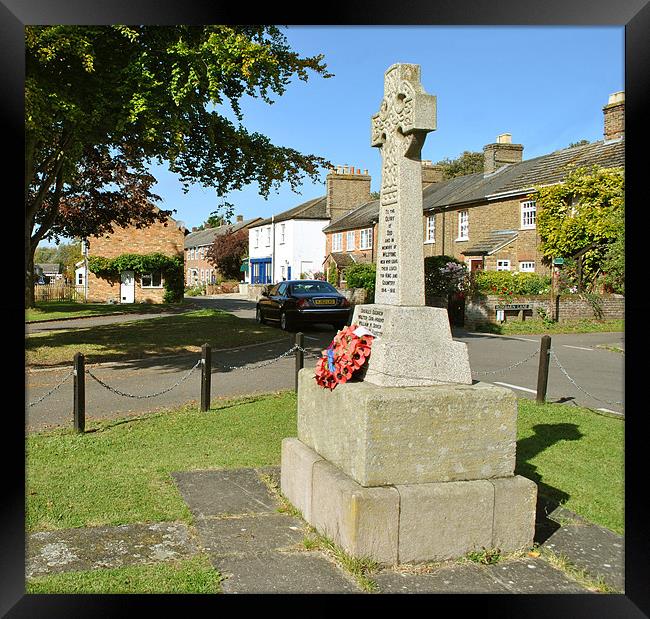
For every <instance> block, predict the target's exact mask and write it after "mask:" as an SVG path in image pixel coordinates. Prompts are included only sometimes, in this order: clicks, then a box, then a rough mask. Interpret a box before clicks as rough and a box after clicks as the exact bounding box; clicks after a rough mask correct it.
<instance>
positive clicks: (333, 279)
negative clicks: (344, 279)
mask: <svg viewBox="0 0 650 619" xmlns="http://www.w3.org/2000/svg"><path fill="white" fill-rule="evenodd" d="M327 281H328V282H329V283H330V284H332V286H338V283H339V277H338V273H337V270H336V265H335V264H334V263H333V262H332V263H331V264H330V268H329V269H327Z"/></svg>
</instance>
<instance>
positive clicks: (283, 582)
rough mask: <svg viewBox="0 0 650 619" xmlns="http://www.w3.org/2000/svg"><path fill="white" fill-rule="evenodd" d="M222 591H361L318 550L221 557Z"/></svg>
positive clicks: (219, 567) (219, 564) (219, 566)
mask: <svg viewBox="0 0 650 619" xmlns="http://www.w3.org/2000/svg"><path fill="white" fill-rule="evenodd" d="M218 569H219V571H220V572H221V574H222V575H223V576H225V580H224V581H223V582H222V588H223V592H224V593H363V592H362V591H361V589H359V588H358V587H357V586H356V584H355V583H354V582H353V581H352V579H351V578H350V577H348V576H347V575H346V574H345V573H344V572H343V570H341V569H340V568H338V567H337V566H336V565H334V564H332V563H331V562H330V561H328V560H327V559H326V558H325V557H324V556H323V555H322V554H321V553H319V552H313V551H310V552H303V553H280V552H272V553H267V554H264V555H258V556H253V557H250V556H249V557H235V556H230V557H223V558H222V559H221V560H220V562H219V563H218Z"/></svg>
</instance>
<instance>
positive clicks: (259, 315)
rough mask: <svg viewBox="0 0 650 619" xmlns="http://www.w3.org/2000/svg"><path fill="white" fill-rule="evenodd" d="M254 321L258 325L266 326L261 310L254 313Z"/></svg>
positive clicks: (258, 309)
mask: <svg viewBox="0 0 650 619" xmlns="http://www.w3.org/2000/svg"><path fill="white" fill-rule="evenodd" d="M255 320H256V321H257V323H258V324H260V325H265V324H266V320H265V319H264V316H263V315H262V310H261V308H259V307H258V308H257V310H256V311H255Z"/></svg>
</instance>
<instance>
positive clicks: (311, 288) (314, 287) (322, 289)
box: [291, 282, 336, 294]
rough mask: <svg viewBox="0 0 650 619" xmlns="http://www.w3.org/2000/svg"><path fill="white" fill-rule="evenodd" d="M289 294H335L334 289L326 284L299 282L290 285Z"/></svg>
mask: <svg viewBox="0 0 650 619" xmlns="http://www.w3.org/2000/svg"><path fill="white" fill-rule="evenodd" d="M291 292H293V294H322V293H329V294H332V293H334V294H336V288H334V286H332V285H331V284H328V283H327V282H300V283H299V284H292V286H291Z"/></svg>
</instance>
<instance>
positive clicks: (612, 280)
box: [602, 213, 625, 294]
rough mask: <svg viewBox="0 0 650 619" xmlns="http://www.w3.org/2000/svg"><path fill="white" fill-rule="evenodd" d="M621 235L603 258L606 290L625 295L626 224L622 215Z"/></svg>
mask: <svg viewBox="0 0 650 619" xmlns="http://www.w3.org/2000/svg"><path fill="white" fill-rule="evenodd" d="M620 230H621V232H620V234H619V235H618V236H617V237H616V239H615V240H614V242H613V243H611V244H610V245H609V247H608V248H607V251H606V253H605V257H604V258H603V263H602V270H603V283H604V284H605V288H606V289H609V290H611V291H612V292H616V293H618V294H625V223H624V221H623V216H622V213H621V222H620Z"/></svg>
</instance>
